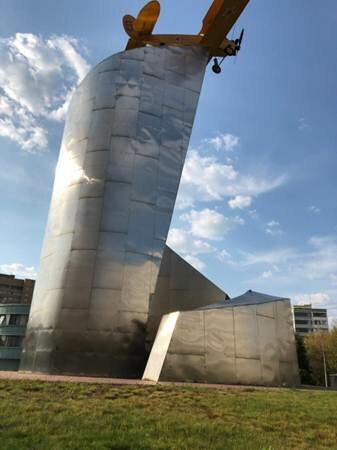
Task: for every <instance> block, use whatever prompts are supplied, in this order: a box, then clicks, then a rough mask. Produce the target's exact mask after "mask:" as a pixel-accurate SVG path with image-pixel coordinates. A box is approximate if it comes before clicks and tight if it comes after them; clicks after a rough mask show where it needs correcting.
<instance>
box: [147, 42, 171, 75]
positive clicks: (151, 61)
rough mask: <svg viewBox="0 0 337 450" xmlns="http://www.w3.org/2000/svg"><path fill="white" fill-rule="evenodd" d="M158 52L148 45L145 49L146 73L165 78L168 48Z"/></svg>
mask: <svg viewBox="0 0 337 450" xmlns="http://www.w3.org/2000/svg"><path fill="white" fill-rule="evenodd" d="M161 50H162V51H161V52H157V51H156V49H154V48H153V47H146V48H145V50H144V69H143V70H144V74H146V75H150V76H151V77H155V78H158V79H161V80H163V79H164V78H165V74H166V70H165V58H166V54H167V50H166V48H162V49H161Z"/></svg>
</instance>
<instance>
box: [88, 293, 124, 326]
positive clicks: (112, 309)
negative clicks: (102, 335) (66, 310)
mask: <svg viewBox="0 0 337 450" xmlns="http://www.w3.org/2000/svg"><path fill="white" fill-rule="evenodd" d="M120 302H121V291H118V290H113V289H97V288H95V289H93V291H92V295H91V300H90V305H89V315H88V330H97V331H110V330H114V329H115V328H116V326H117V323H118V314H119V306H120Z"/></svg>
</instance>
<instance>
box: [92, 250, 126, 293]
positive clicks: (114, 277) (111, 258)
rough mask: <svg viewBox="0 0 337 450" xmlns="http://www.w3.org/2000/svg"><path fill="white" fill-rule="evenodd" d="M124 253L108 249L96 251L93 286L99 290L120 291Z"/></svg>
mask: <svg viewBox="0 0 337 450" xmlns="http://www.w3.org/2000/svg"><path fill="white" fill-rule="evenodd" d="M124 265H125V253H124V252H117V251H114V250H112V249H110V248H108V247H107V248H104V249H100V250H98V251H97V257H96V264H95V274H94V282H93V285H94V287H96V288H101V289H122V286H123V274H124Z"/></svg>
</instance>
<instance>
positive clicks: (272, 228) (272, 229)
mask: <svg viewBox="0 0 337 450" xmlns="http://www.w3.org/2000/svg"><path fill="white" fill-rule="evenodd" d="M265 231H266V233H267V234H270V235H271V236H283V234H284V232H283V230H282V229H281V225H280V223H279V222H277V221H276V220H272V221H270V222H268V223H267V226H266V229H265Z"/></svg>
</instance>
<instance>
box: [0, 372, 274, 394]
mask: <svg viewBox="0 0 337 450" xmlns="http://www.w3.org/2000/svg"><path fill="white" fill-rule="evenodd" d="M0 380H31V381H47V382H51V383H53V382H58V383H63V382H71V383H94V384H111V385H114V386H155V385H157V384H159V385H165V386H185V387H186V386H193V387H201V388H211V389H276V390H277V389H282V388H270V387H268V388H266V387H262V386H258V387H256V386H238V385H223V384H206V383H205V384H204V383H173V382H159V383H155V382H152V381H142V380H127V379H120V378H95V377H75V376H66V375H46V374H43V373H28V372H7V371H0Z"/></svg>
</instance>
